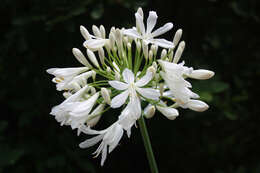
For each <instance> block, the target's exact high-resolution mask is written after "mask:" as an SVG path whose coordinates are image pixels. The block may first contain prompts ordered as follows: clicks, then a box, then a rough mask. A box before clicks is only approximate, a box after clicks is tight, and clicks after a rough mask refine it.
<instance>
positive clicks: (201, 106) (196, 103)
mask: <svg viewBox="0 0 260 173" xmlns="http://www.w3.org/2000/svg"><path fill="white" fill-rule="evenodd" d="M187 107H188V108H189V109H191V110H194V111H197V112H203V111H205V110H207V109H208V108H209V106H208V105H207V104H206V103H205V102H203V101H200V100H190V101H189V102H188V103H187Z"/></svg>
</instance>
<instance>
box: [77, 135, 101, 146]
mask: <svg viewBox="0 0 260 173" xmlns="http://www.w3.org/2000/svg"><path fill="white" fill-rule="evenodd" d="M103 136H104V135H98V136H95V137H93V138H90V139H87V140H85V141H84V142H81V143H80V144H79V147H80V148H88V147H92V146H93V145H95V144H97V143H98V142H99V141H101V140H102V139H103Z"/></svg>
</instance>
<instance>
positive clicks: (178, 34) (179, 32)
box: [173, 29, 182, 47]
mask: <svg viewBox="0 0 260 173" xmlns="http://www.w3.org/2000/svg"><path fill="white" fill-rule="evenodd" d="M181 36H182V29H178V30H177V31H176V33H175V35H174V38H173V45H174V47H176V46H177V45H178V43H179V41H180V39H181Z"/></svg>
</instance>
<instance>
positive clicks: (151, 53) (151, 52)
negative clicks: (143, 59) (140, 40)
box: [149, 50, 153, 61]
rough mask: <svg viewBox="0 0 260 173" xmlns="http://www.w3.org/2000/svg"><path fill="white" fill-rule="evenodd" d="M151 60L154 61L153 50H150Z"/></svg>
mask: <svg viewBox="0 0 260 173" xmlns="http://www.w3.org/2000/svg"><path fill="white" fill-rule="evenodd" d="M149 60H150V61H152V60H153V51H152V50H149Z"/></svg>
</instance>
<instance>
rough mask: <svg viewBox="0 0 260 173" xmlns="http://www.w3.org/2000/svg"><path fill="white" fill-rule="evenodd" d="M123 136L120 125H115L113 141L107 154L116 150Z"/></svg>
mask: <svg viewBox="0 0 260 173" xmlns="http://www.w3.org/2000/svg"><path fill="white" fill-rule="evenodd" d="M123 134H124V130H123V128H122V126H121V125H120V124H117V125H116V127H115V132H114V137H113V141H112V143H111V144H109V148H108V153H111V152H112V151H113V150H114V149H115V148H116V146H117V145H118V143H119V141H120V139H121V138H122V136H123Z"/></svg>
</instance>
